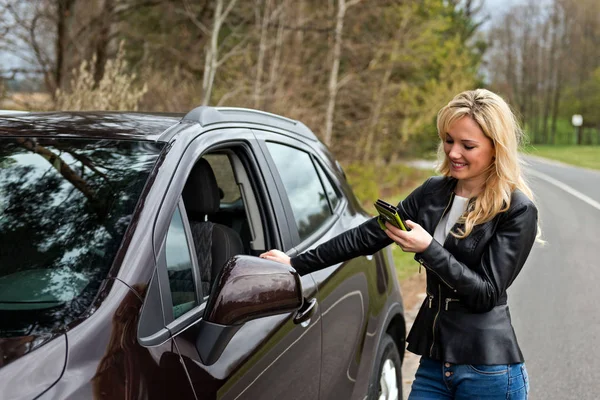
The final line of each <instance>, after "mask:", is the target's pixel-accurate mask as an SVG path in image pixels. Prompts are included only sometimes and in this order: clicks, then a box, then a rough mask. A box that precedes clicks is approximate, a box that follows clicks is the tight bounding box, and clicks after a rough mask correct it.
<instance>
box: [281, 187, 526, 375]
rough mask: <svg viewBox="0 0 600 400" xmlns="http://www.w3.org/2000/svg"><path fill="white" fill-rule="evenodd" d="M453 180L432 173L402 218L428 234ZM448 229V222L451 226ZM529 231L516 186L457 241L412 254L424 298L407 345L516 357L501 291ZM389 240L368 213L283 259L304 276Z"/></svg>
mask: <svg viewBox="0 0 600 400" xmlns="http://www.w3.org/2000/svg"><path fill="white" fill-rule="evenodd" d="M456 182H457V181H456V180H455V179H453V178H447V177H433V178H430V179H428V180H427V181H426V182H425V183H424V184H423V185H421V186H420V187H419V188H417V189H416V190H415V191H414V192H412V193H411V194H410V195H409V196H408V197H407V198H406V199H404V200H403V201H402V202H401V203H400V204H399V205H398V208H399V209H400V212H401V213H402V214H404V215H403V217H404V218H406V219H410V220H412V221H415V222H417V223H418V224H419V225H421V226H422V227H423V228H424V229H425V230H426V231H427V232H429V233H430V234H431V235H432V236H433V232H434V230H435V227H436V226H437V224H438V223H439V221H440V220H441V218H442V216H443V215H444V213H445V212H446V211H447V210H448V209H449V208H450V205H451V204H452V201H453V199H454V187H455V186H456ZM455 229H456V226H455V227H454V228H453V230H455ZM536 233H537V209H536V207H535V205H534V204H533V202H531V200H529V198H528V197H527V196H525V195H524V194H523V193H522V192H521V191H519V190H516V191H515V192H514V193H513V194H512V198H511V204H510V208H509V209H508V211H506V212H503V213H500V214H498V215H497V216H496V217H495V218H494V219H493V220H491V221H489V222H487V223H484V224H481V225H477V226H476V227H475V228H474V229H473V231H472V232H471V234H470V235H469V236H467V237H466V238H465V239H456V238H455V237H454V236H452V235H448V237H447V239H446V241H445V243H444V244H443V245H442V244H440V243H438V242H437V241H436V240H435V239H434V240H432V242H431V244H430V245H429V247H428V248H427V249H426V250H425V251H424V252H422V253H417V254H416V255H415V259H416V260H417V261H418V262H419V263H420V264H421V265H422V266H423V267H425V269H426V271H427V297H426V298H425V300H424V301H423V304H422V305H421V309H420V310H419V313H418V315H417V317H416V319H415V322H414V324H413V327H412V329H411V331H410V333H409V335H408V338H407V341H408V343H409V345H408V350H409V351H411V352H413V353H416V354H420V355H422V356H426V357H430V358H433V359H436V360H440V361H447V362H451V363H456V364H489V365H493V364H512V363H518V362H523V354H522V353H521V350H520V349H519V345H518V343H517V338H516V336H515V333H514V330H513V327H512V324H511V319H510V312H509V309H508V305H507V295H506V289H507V288H508V287H509V286H510V285H511V283H512V282H513V281H514V279H515V278H516V276H517V275H518V274H519V272H520V271H521V268H522V267H523V264H524V263H525V260H526V259H527V256H528V255H529V252H530V251H531V247H532V246H533V243H534V241H535V237H536ZM391 243H392V241H391V240H390V239H389V238H388V237H387V235H386V234H385V233H384V231H383V230H382V229H381V228H380V227H379V225H378V223H377V219H376V218H372V219H370V220H368V221H367V222H365V223H363V224H362V225H359V226H358V227H356V228H353V229H351V230H348V231H346V232H344V233H342V234H341V235H338V236H336V237H334V238H333V239H331V240H329V241H327V242H325V243H323V244H321V245H320V246H318V247H316V248H315V249H312V250H309V251H306V252H304V253H302V254H299V255H297V256H296V257H293V258H292V259H291V262H292V266H293V267H294V268H295V269H296V270H297V271H298V272H299V273H300V274H306V273H310V272H313V271H315V270H318V269H321V268H325V267H327V266H329V265H333V264H337V263H339V262H342V261H345V260H348V259H350V258H353V257H357V256H360V255H369V254H373V253H375V252H377V251H379V250H381V249H382V248H384V247H385V246H387V245H389V244H391Z"/></svg>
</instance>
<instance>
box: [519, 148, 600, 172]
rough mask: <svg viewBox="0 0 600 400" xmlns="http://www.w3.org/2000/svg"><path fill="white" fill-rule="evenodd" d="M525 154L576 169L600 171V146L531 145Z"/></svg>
mask: <svg viewBox="0 0 600 400" xmlns="http://www.w3.org/2000/svg"><path fill="white" fill-rule="evenodd" d="M525 154H531V155H534V156H539V157H545V158H549V159H552V160H557V161H561V162H564V163H566V164H571V165H575V166H578V167H584V168H591V169H600V146H566V145H564V146H560V145H559V146H552V145H535V146H533V145H532V146H529V147H527V148H526V149H525Z"/></svg>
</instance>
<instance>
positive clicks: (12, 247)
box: [0, 137, 162, 337]
mask: <svg viewBox="0 0 600 400" xmlns="http://www.w3.org/2000/svg"><path fill="white" fill-rule="evenodd" d="M161 148H162V145H160V144H151V143H148V142H137V141H114V140H95V139H85V140H83V139H58V138H33V137H29V138H11V139H0V243H1V244H0V337H7V336H9V337H10V336H22V335H30V334H41V333H46V332H54V331H60V330H61V329H63V328H64V327H66V326H68V325H69V324H70V323H71V322H73V321H74V320H75V319H76V318H77V317H78V316H80V315H81V314H82V313H85V312H87V310H88V308H89V306H90V304H91V303H92V301H93V300H94V298H95V297H96V294H97V292H98V289H99V288H100V287H101V285H102V283H103V282H104V281H105V279H106V277H107V274H108V271H109V269H110V267H111V265H112V263H113V260H114V259H115V257H116V255H117V252H118V250H119V248H120V246H121V241H122V239H123V236H124V234H125V232H126V230H127V227H128V226H129V224H130V222H131V220H132V216H133V213H134V209H135V206H136V204H137V202H138V200H139V197H140V194H141V193H142V190H143V188H144V186H145V184H146V181H147V179H148V176H149V175H150V172H151V171H152V168H153V167H154V165H155V163H156V161H157V160H158V157H159V156H160V151H161Z"/></svg>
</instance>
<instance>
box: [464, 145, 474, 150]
mask: <svg viewBox="0 0 600 400" xmlns="http://www.w3.org/2000/svg"><path fill="white" fill-rule="evenodd" d="M474 148H475V146H465V149H467V150H473V149H474Z"/></svg>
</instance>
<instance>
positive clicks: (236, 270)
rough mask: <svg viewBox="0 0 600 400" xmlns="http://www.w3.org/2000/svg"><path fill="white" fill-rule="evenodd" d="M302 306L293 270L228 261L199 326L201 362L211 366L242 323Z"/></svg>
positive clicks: (248, 259) (250, 260) (251, 260)
mask: <svg viewBox="0 0 600 400" xmlns="http://www.w3.org/2000/svg"><path fill="white" fill-rule="evenodd" d="M302 302H303V297H302V284H301V283H300V276H299V275H298V273H297V272H296V271H295V270H294V269H293V268H292V267H290V266H288V265H285V264H282V263H279V262H276V261H270V260H265V259H262V258H258V257H252V256H244V255H240V256H234V257H232V258H230V259H229V260H228V261H227V262H226V263H225V265H224V266H223V268H222V269H221V272H220V273H219V275H218V276H217V278H216V279H215V281H214V283H213V287H212V290H211V294H210V297H209V300H208V303H207V304H206V308H205V310H204V317H203V319H202V321H200V323H199V326H198V328H199V332H198V336H197V339H196V348H197V350H198V354H199V355H200V358H201V359H202V362H203V363H204V364H205V365H212V364H214V363H215V362H216V361H217V360H218V359H219V357H220V356H221V354H222V353H223V350H224V349H225V347H226V346H227V344H228V343H229V341H230V340H231V338H232V337H233V335H234V334H235V333H236V332H237V331H238V329H239V328H240V327H241V326H242V325H243V324H244V323H245V322H247V321H250V320H252V319H257V318H262V317H266V316H269V315H276V314H283V313H288V312H292V311H295V310H298V309H299V308H300V307H301V306H302Z"/></svg>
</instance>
